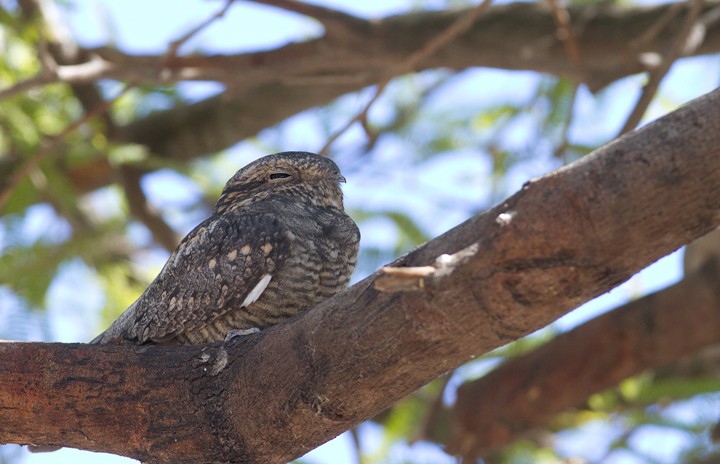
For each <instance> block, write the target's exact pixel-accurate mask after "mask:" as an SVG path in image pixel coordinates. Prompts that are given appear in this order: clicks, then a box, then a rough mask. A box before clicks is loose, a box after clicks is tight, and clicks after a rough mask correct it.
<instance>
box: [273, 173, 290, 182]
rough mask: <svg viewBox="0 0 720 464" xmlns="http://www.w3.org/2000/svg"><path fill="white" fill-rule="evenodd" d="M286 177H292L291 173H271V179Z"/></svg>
mask: <svg viewBox="0 0 720 464" xmlns="http://www.w3.org/2000/svg"><path fill="white" fill-rule="evenodd" d="M286 177H290V174H287V173H284V172H273V173H272V174H270V180H277V179H285V178H286Z"/></svg>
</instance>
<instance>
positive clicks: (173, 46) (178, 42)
mask: <svg viewBox="0 0 720 464" xmlns="http://www.w3.org/2000/svg"><path fill="white" fill-rule="evenodd" d="M233 3H234V1H233V0H226V2H225V6H223V7H222V8H221V9H220V10H218V11H217V12H216V13H215V14H213V15H212V16H210V17H209V18H207V19H206V20H205V21H203V22H201V23H200V24H198V25H197V26H195V27H194V28H193V29H190V30H189V31H188V32H186V33H185V34H183V35H182V36H181V37H180V38H178V39H175V40H173V41H172V42H170V44H169V45H168V51H167V54H166V55H165V57H166V59H168V58H174V57H176V56H177V52H178V49H179V48H180V47H182V46H183V44H185V42H187V41H188V40H190V39H192V38H193V37H194V36H195V35H196V34H197V33H198V32H200V31H202V30H203V29H205V28H206V27H208V26H209V25H210V24H212V23H214V22H215V21H217V20H218V19H220V18H222V17H224V16H225V13H227V11H228V10H229V9H230V7H231V6H232V4H233Z"/></svg>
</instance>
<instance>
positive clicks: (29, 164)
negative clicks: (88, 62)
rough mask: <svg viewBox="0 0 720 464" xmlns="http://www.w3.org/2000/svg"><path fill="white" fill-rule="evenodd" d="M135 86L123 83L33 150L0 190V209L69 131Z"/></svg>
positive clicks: (2, 208) (107, 108) (94, 115)
mask: <svg viewBox="0 0 720 464" xmlns="http://www.w3.org/2000/svg"><path fill="white" fill-rule="evenodd" d="M134 86H135V83H134V82H131V83H128V84H126V85H125V88H123V89H122V90H121V91H120V93H118V94H117V95H116V96H115V98H113V99H111V100H107V101H105V102H103V103H102V104H100V105H98V106H97V107H96V108H95V109H94V110H92V111H90V112H88V113H85V115H83V116H82V117H81V118H79V119H77V120H75V121H74V122H72V123H71V124H69V125H68V126H67V127H65V129H63V131H62V132H60V134H58V135H57V136H54V137H53V138H52V139H51V140H50V141H49V142H48V143H46V144H45V145H44V146H43V147H41V148H40V149H39V150H38V151H36V152H35V154H34V155H33V156H31V157H30V159H28V160H27V161H25V163H23V164H22V165H21V166H20V167H19V168H18V169H17V170H16V171H15V172H14V173H13V174H12V176H10V179H8V182H7V185H6V186H5V189H4V190H3V191H2V192H0V211H2V210H4V209H5V205H6V204H7V201H8V200H9V199H10V195H11V194H12V192H13V190H15V188H16V187H17V185H18V184H19V183H20V181H21V180H22V179H23V178H25V177H26V176H27V175H28V174H29V173H30V172H31V171H33V170H34V169H36V168H37V167H38V165H39V164H40V162H41V161H42V160H43V159H45V158H46V157H47V156H48V155H49V154H50V152H51V151H52V149H53V148H55V147H56V146H57V145H58V144H59V143H60V142H62V141H63V140H64V139H65V137H67V136H68V135H69V134H70V133H72V132H73V131H74V130H75V129H77V128H79V127H80V126H82V125H83V124H85V123H87V122H88V121H90V120H91V119H93V118H95V117H97V116H100V115H102V114H104V113H105V112H106V111H108V110H109V109H110V108H111V107H112V105H113V104H114V103H115V102H116V101H118V100H119V99H120V98H121V97H122V96H123V95H125V94H126V93H127V92H128V91H129V90H130V89H131V88H133V87H134Z"/></svg>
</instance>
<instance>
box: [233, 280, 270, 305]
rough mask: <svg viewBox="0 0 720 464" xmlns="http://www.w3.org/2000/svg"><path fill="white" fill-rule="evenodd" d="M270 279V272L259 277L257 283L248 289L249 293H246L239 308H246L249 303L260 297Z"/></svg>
mask: <svg viewBox="0 0 720 464" xmlns="http://www.w3.org/2000/svg"><path fill="white" fill-rule="evenodd" d="M270 279H272V275H271V274H265V275H264V276H262V279H260V282H258V283H257V285H256V286H255V288H253V289H252V290H250V293H248V294H247V296H246V297H245V300H244V301H243V302H242V304H241V305H240V307H241V308H247V307H248V306H250V305H251V304H253V303H255V302H256V301H257V299H258V298H260V295H262V292H264V291H265V289H266V288H267V286H268V284H269V283H270Z"/></svg>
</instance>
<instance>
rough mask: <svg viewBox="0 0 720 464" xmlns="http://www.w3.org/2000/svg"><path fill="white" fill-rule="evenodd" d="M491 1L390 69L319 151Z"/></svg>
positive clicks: (460, 31) (469, 24)
mask: <svg viewBox="0 0 720 464" xmlns="http://www.w3.org/2000/svg"><path fill="white" fill-rule="evenodd" d="M491 3H492V0H483V2H482V3H481V4H479V5H478V6H476V7H475V8H473V9H472V10H470V11H469V12H468V14H467V15H465V16H461V17H460V18H458V19H456V20H455V21H454V22H453V23H452V24H451V25H450V26H448V27H447V29H445V30H444V31H443V32H441V33H440V34H438V35H437V36H435V37H433V38H432V39H431V40H430V41H429V42H428V43H427V44H425V46H423V47H422V48H420V49H418V50H417V51H416V52H414V53H413V54H411V55H410V56H408V57H407V58H406V59H405V60H403V61H402V62H401V63H400V64H399V65H397V66H395V67H393V68H392V69H390V71H389V72H388V73H387V74H386V75H385V77H383V78H382V79H381V80H380V82H378V84H377V88H376V89H375V94H374V95H373V96H372V98H370V100H369V101H368V102H367V103H366V104H365V106H364V107H363V109H362V110H361V111H360V112H359V113H357V114H356V115H355V117H353V118H352V119H350V120H349V121H348V122H347V123H346V124H345V125H343V126H342V127H341V128H340V129H339V130H337V131H336V132H335V133H334V134H332V135H331V136H330V137H329V138H328V140H327V142H325V145H324V146H323V147H322V148H321V149H320V151H318V153H319V154H320V155H323V156H324V155H325V154H327V151H328V150H329V149H330V146H331V145H332V144H333V143H334V142H335V140H337V139H338V138H339V137H340V136H341V135H343V134H344V133H345V132H346V131H347V130H348V129H349V128H350V127H351V126H352V125H353V124H355V123H356V122H358V121H362V120H363V119H365V118H367V113H368V111H370V107H372V105H373V104H374V103H375V102H376V101H377V100H378V98H380V96H381V95H382V93H383V91H384V90H385V88H386V87H387V85H388V84H389V83H390V81H391V80H392V79H393V78H394V77H395V76H397V75H399V74H405V73H408V72H411V71H412V70H414V69H415V68H416V67H417V66H418V65H419V64H420V63H421V62H422V61H424V60H425V59H427V58H428V57H430V56H431V55H433V54H435V53H437V52H438V51H439V50H440V49H442V48H443V47H445V46H447V45H448V44H450V43H451V42H452V41H453V40H455V39H456V38H457V37H458V36H460V35H462V34H463V33H465V32H467V31H468V30H469V29H470V28H471V27H472V26H473V24H475V21H476V20H477V18H479V17H480V15H481V14H482V13H484V12H485V10H486V9H487V8H488V7H489V6H490V4H491Z"/></svg>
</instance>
